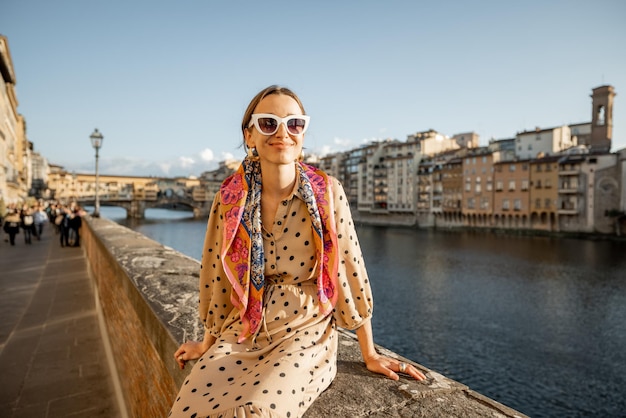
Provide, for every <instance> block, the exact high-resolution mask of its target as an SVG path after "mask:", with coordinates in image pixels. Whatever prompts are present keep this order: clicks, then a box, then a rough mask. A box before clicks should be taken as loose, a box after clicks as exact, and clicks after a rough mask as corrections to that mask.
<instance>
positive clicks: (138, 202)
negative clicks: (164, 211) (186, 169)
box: [76, 178, 214, 218]
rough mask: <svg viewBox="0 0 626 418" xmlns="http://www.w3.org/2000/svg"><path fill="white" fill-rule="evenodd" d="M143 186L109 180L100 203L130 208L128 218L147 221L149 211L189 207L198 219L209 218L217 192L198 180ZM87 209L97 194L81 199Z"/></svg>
mask: <svg viewBox="0 0 626 418" xmlns="http://www.w3.org/2000/svg"><path fill="white" fill-rule="evenodd" d="M150 180H151V181H147V182H143V183H139V182H136V181H135V182H132V183H124V184H120V182H119V181H108V182H107V181H105V182H103V183H102V184H101V185H100V186H99V190H98V200H99V202H100V205H101V206H118V207H122V208H124V209H126V217H127V218H144V217H145V211H146V209H151V208H176V209H178V208H181V207H185V208H188V209H189V210H190V211H192V212H193V214H194V217H197V218H200V217H204V216H208V213H209V211H210V209H211V204H212V201H213V197H214V193H211V192H210V191H209V190H208V189H209V187H208V185H207V184H205V183H204V182H201V181H199V180H197V179H165V178H160V179H150ZM76 200H77V202H78V203H80V204H81V205H83V206H89V205H90V206H93V205H94V203H95V190H94V191H93V193H90V194H85V195H83V196H82V197H78V198H77V199H76Z"/></svg>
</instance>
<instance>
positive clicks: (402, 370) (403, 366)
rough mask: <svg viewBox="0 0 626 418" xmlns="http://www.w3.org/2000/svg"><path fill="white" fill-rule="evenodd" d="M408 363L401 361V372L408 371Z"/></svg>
mask: <svg viewBox="0 0 626 418" xmlns="http://www.w3.org/2000/svg"><path fill="white" fill-rule="evenodd" d="M406 366H407V364H406V363H400V373H404V372H406Z"/></svg>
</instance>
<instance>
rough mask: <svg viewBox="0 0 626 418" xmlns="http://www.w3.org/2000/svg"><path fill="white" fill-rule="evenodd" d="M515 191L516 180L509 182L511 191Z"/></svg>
mask: <svg viewBox="0 0 626 418" xmlns="http://www.w3.org/2000/svg"><path fill="white" fill-rule="evenodd" d="M512 190H515V180H509V191H512Z"/></svg>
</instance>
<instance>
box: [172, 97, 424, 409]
mask: <svg viewBox="0 0 626 418" xmlns="http://www.w3.org/2000/svg"><path fill="white" fill-rule="evenodd" d="M308 125H309V116H306V114H305V111H304V108H303V106H302V103H301V102H300V99H299V98H298V96H296V95H295V93H293V92H292V91H291V90H289V89H287V88H284V87H278V86H270V87H268V88H266V89H264V90H262V91H261V92H259V93H258V94H257V96H255V98H254V99H253V100H252V101H251V103H250V104H249V106H248V108H247V110H246V112H245V114H244V117H243V121H242V125H241V129H242V132H243V137H244V146H245V147H246V148H247V151H248V154H247V156H246V158H245V159H244V160H243V162H242V165H241V166H240V167H239V169H238V171H237V172H236V173H235V174H233V175H232V176H230V177H229V178H227V179H226V180H225V181H224V182H223V183H222V186H221V188H220V191H219V192H218V194H217V196H216V198H215V200H214V202H213V207H212V209H211V212H210V213H211V215H210V216H209V221H208V226H207V232H206V238H205V241H204V247H203V251H202V265H201V269H200V306H199V313H200V318H201V320H202V322H203V324H204V330H205V332H204V338H203V340H202V341H192V342H186V343H184V344H182V345H181V346H180V347H179V348H178V350H176V352H175V353H174V357H175V359H176V361H177V362H178V364H179V366H180V367H181V368H183V367H184V366H185V364H186V363H187V362H188V361H190V360H196V359H198V361H197V362H196V363H195V365H194V367H193V368H192V370H191V372H190V374H189V376H188V377H187V379H186V380H185V383H184V384H183V385H182V387H181V389H180V392H179V394H178V396H177V397H176V401H175V403H174V405H173V406H172V410H171V412H170V416H171V417H177V418H178V417H187V418H189V417H196V416H197V417H207V416H211V417H214V416H215V417H217V416H222V415H223V416H229V417H232V416H237V417H252V416H254V417H269V416H272V417H299V416H302V415H303V414H304V412H305V411H306V410H307V408H308V407H309V406H310V405H311V403H312V402H313V401H314V400H315V399H316V398H317V397H318V396H319V395H320V393H322V391H324V390H325V389H326V388H327V387H328V386H329V385H330V383H331V382H332V380H333V379H334V377H335V375H336V372H337V367H336V361H337V343H338V334H337V329H336V328H337V327H338V326H340V327H343V328H347V329H355V330H356V335H357V337H358V339H359V346H360V348H361V353H362V356H363V360H364V362H365V365H366V367H367V369H368V370H370V371H372V372H375V373H380V374H382V375H385V376H387V377H389V378H391V379H394V380H397V379H398V378H399V376H398V373H405V374H407V375H409V376H411V377H413V378H415V379H417V380H422V379H425V376H424V375H423V374H422V373H421V372H420V371H418V370H417V369H416V368H415V367H413V366H412V365H408V364H406V363H403V362H400V361H398V360H396V359H392V358H389V357H386V356H383V355H381V354H379V353H377V352H376V350H375V346H374V340H373V336H372V327H371V323H370V319H371V316H372V308H373V301H372V294H371V289H370V284H369V280H368V277H367V271H366V270H365V265H364V262H363V258H362V256H361V251H360V249H359V245H358V239H357V236H356V231H355V229H354V223H353V221H352V216H351V214H350V208H349V206H348V200H347V198H346V195H345V192H344V190H343V188H342V186H341V184H340V183H339V182H338V181H337V180H336V179H334V178H332V177H330V176H328V175H327V174H326V173H324V172H323V171H321V170H318V169H316V168H314V167H312V166H309V165H306V164H304V163H302V162H301V160H302V147H303V141H304V133H305V132H306V130H307V128H308Z"/></svg>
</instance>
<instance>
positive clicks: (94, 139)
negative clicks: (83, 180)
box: [89, 129, 104, 218]
mask: <svg viewBox="0 0 626 418" xmlns="http://www.w3.org/2000/svg"><path fill="white" fill-rule="evenodd" d="M89 139H91V146H92V147H93V148H94V149H95V150H96V203H95V205H94V210H93V216H94V217H95V218H98V217H100V199H99V198H98V186H99V177H98V151H99V150H100V147H101V146H102V141H103V140H104V137H103V136H102V134H101V133H100V132H99V131H98V129H95V130H94V131H93V133H92V134H91V136H89Z"/></svg>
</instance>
